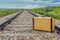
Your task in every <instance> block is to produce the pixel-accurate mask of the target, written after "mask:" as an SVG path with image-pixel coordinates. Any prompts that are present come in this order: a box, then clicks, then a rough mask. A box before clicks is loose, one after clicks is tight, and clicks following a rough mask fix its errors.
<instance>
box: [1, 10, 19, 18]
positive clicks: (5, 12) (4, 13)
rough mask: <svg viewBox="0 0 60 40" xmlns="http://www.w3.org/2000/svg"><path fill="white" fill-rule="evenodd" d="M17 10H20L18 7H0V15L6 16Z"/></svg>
mask: <svg viewBox="0 0 60 40" xmlns="http://www.w3.org/2000/svg"><path fill="white" fill-rule="evenodd" d="M18 11H20V10H19V9H0V17H3V16H7V15H10V14H13V13H15V12H18Z"/></svg>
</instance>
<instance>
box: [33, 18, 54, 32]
mask: <svg viewBox="0 0 60 40" xmlns="http://www.w3.org/2000/svg"><path fill="white" fill-rule="evenodd" d="M33 25H34V30H42V31H49V32H53V31H54V29H55V27H54V18H51V17H34V22H33Z"/></svg>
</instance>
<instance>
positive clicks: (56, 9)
mask: <svg viewBox="0 0 60 40" xmlns="http://www.w3.org/2000/svg"><path fill="white" fill-rule="evenodd" d="M50 8H51V11H49V12H46V11H45V8H36V9H32V11H33V12H36V13H39V14H42V15H46V16H49V17H54V18H55V19H59V20H60V6H52V7H50Z"/></svg>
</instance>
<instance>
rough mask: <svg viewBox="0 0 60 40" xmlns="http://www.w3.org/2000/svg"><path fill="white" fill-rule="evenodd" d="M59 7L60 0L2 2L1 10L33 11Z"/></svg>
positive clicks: (0, 1)
mask: <svg viewBox="0 0 60 40" xmlns="http://www.w3.org/2000/svg"><path fill="white" fill-rule="evenodd" d="M59 5H60V0H0V8H21V9H32V8H41V7H45V6H59Z"/></svg>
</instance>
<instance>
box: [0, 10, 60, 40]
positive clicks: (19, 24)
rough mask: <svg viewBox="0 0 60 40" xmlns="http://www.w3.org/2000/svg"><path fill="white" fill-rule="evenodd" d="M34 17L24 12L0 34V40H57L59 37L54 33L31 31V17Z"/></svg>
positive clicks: (34, 15)
mask: <svg viewBox="0 0 60 40" xmlns="http://www.w3.org/2000/svg"><path fill="white" fill-rule="evenodd" d="M36 15H37V16H38V14H32V13H30V12H29V11H27V10H24V11H23V12H22V13H21V14H20V15H19V16H18V17H16V19H14V20H12V22H11V23H10V24H8V25H6V27H5V28H4V30H3V31H1V32H0V40H58V39H59V38H60V36H59V35H58V34H57V33H56V32H54V33H49V32H42V31H35V30H33V17H36Z"/></svg>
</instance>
